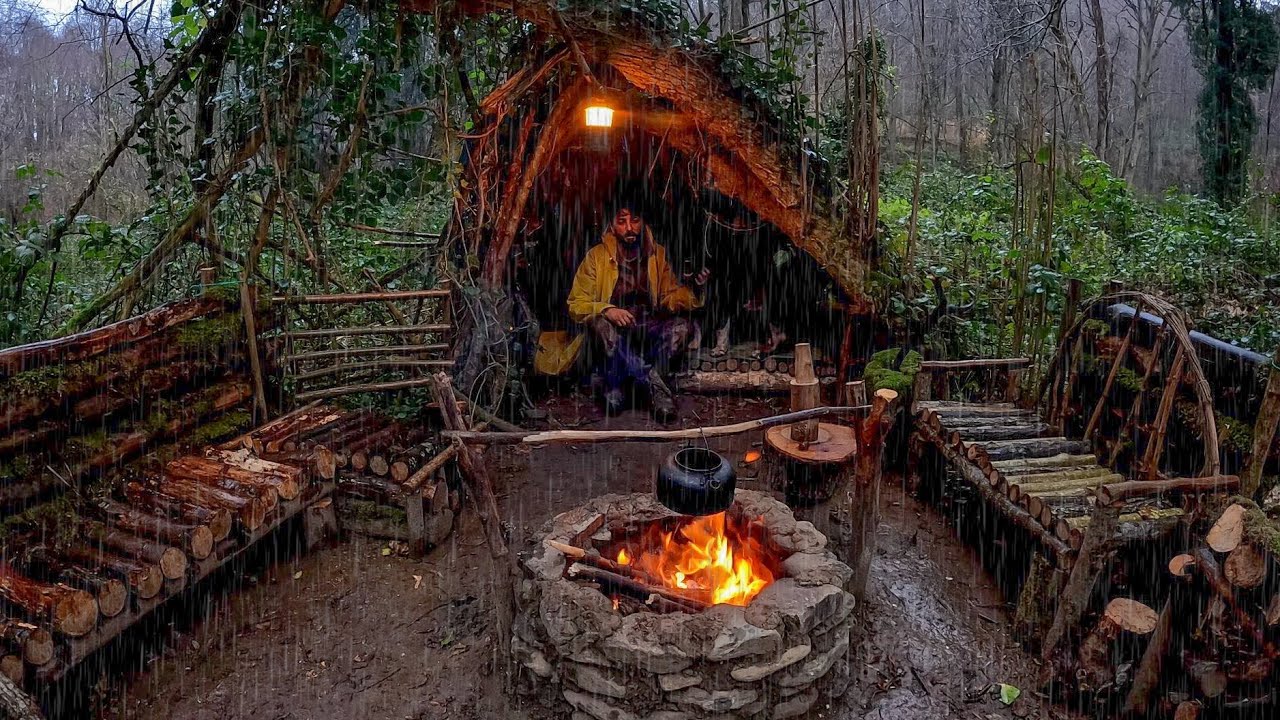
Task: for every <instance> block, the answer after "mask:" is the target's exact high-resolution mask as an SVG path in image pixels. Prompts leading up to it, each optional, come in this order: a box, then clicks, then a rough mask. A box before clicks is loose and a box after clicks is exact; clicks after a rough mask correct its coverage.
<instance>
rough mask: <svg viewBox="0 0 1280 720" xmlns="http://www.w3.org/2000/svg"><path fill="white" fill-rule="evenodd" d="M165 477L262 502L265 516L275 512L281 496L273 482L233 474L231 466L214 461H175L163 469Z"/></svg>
mask: <svg viewBox="0 0 1280 720" xmlns="http://www.w3.org/2000/svg"><path fill="white" fill-rule="evenodd" d="M164 473H165V476H166V477H169V478H174V479H177V480H188V481H191V482H195V483H198V484H200V485H206V486H209V487H214V488H219V489H221V490H223V491H225V492H228V493H231V494H233V495H239V496H240V497H244V498H256V499H258V500H259V501H260V502H262V506H263V508H264V509H265V510H266V511H267V512H270V511H272V510H274V509H275V508H276V505H277V504H279V502H280V492H279V490H278V489H277V487H276V482H273V481H272V480H271V479H269V478H267V477H266V476H261V475H258V474H256V473H251V472H243V471H242V472H240V473H233V472H232V468H231V466H229V465H227V464H225V463H221V462H218V461H217V460H209V459H206V458H196V457H183V458H178V459H177V460H172V461H170V462H169V463H168V464H167V465H165V468H164Z"/></svg>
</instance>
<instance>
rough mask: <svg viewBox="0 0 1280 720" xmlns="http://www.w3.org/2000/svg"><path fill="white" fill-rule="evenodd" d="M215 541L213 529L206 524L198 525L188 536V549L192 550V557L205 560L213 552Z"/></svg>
mask: <svg viewBox="0 0 1280 720" xmlns="http://www.w3.org/2000/svg"><path fill="white" fill-rule="evenodd" d="M213 543H214V539H213V531H212V530H210V529H209V528H208V527H207V526H205V525H197V526H195V527H194V528H192V530H191V533H190V535H189V536H188V542H187V549H188V550H189V551H190V552H191V557H193V558H195V559H196V560H204V559H205V558H207V557H209V555H210V554H211V553H213Z"/></svg>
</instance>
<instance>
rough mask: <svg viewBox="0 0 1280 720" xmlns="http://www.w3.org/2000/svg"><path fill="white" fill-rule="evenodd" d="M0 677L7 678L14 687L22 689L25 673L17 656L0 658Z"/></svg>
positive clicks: (20, 659)
mask: <svg viewBox="0 0 1280 720" xmlns="http://www.w3.org/2000/svg"><path fill="white" fill-rule="evenodd" d="M0 675H4V676H5V677H7V678H9V680H10V681H12V682H13V684H14V685H17V686H18V687H22V683H23V680H24V679H25V675H26V671H25V670H24V669H23V667H22V658H20V657H18V656H17V655H5V656H3V657H0Z"/></svg>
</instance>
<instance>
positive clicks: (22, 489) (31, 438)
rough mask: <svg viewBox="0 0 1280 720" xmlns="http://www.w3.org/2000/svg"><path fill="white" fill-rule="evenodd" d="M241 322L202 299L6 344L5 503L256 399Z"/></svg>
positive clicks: (84, 474) (44, 491) (0, 432)
mask: <svg viewBox="0 0 1280 720" xmlns="http://www.w3.org/2000/svg"><path fill="white" fill-rule="evenodd" d="M241 329H242V326H241V324H240V319H239V314H238V313H237V312H236V311H235V310H234V308H230V307H228V305H227V303H226V302H225V301H223V300H222V299H220V298H218V297H214V296H208V295H206V296H202V297H198V298H194V299H191V300H186V301H183V302H179V303H174V304H172V305H167V306H164V307H161V308H159V309H157V310H154V311H152V312H150V313H147V314H145V315H142V316H140V317H137V318H132V319H130V320H126V321H122V322H120V323H116V324H114V325H109V326H107V327H104V328H100V329H98V330H93V331H90V332H87V333H82V334H80V335H74V336H70V337H67V338H59V339H56V340H49V341H46V342H43V343H34V344H31V345H23V346H19V347H14V348H9V349H7V350H4V351H0V506H3V507H8V508H13V507H15V506H27V505H30V504H32V503H34V502H38V501H40V500H42V499H45V498H47V497H49V496H51V495H54V494H56V493H57V492H59V491H61V490H64V489H66V488H67V487H69V486H70V487H74V486H76V485H78V484H81V483H85V482H89V481H91V480H93V479H94V478H96V477H98V476H100V475H102V474H104V473H105V472H107V471H108V470H110V469H111V468H112V467H113V466H116V465H119V464H121V463H123V462H126V461H128V460H131V459H133V458H136V457H139V456H141V455H142V454H143V453H144V452H146V451H147V450H148V449H154V448H155V447H157V446H158V445H160V444H163V443H165V442H171V441H174V440H176V439H178V438H180V437H182V436H185V435H189V434H191V433H194V432H196V431H200V432H201V434H202V435H214V434H217V433H218V432H219V431H220V430H219V428H220V427H222V426H225V425H227V424H228V422H227V417H228V414H229V413H231V412H232V411H234V410H236V409H237V408H241V407H243V406H244V405H245V404H246V402H247V400H248V399H249V398H250V397H251V395H252V389H251V385H250V383H249V382H248V380H247V377H246V376H245V372H246V371H245V368H246V367H247V366H246V363H245V362H244V350H243V348H242V347H241V346H240V344H239V333H240V332H241ZM240 415H241V416H243V418H244V419H245V421H247V419H248V415H247V413H241V414H240ZM221 432H224V433H226V431H225V430H221ZM226 434H229V433H226Z"/></svg>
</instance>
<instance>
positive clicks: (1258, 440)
mask: <svg viewBox="0 0 1280 720" xmlns="http://www.w3.org/2000/svg"><path fill="white" fill-rule="evenodd" d="M1277 425H1280V349H1277V350H1276V356H1275V358H1274V359H1273V360H1272V361H1271V373H1270V375H1268V376H1267V393H1266V395H1264V396H1263V397H1262V406H1261V407H1260V408H1259V409H1258V419H1257V421H1256V422H1254V424H1253V446H1252V449H1251V452H1250V453H1249V461H1248V464H1247V465H1245V468H1244V472H1241V473H1240V492H1241V494H1243V495H1244V496H1245V497H1250V498H1251V497H1255V496H1256V495H1257V494H1258V490H1259V485H1260V484H1261V483H1262V469H1263V468H1264V467H1266V464H1267V457H1268V456H1269V455H1270V454H1271V444H1272V442H1274V440H1275V437H1276V427H1277Z"/></svg>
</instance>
